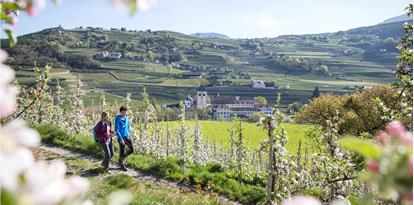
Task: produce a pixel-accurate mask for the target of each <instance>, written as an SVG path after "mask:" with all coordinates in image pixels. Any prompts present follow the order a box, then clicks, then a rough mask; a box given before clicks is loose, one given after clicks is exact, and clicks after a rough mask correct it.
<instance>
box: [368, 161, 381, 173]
mask: <svg viewBox="0 0 414 205" xmlns="http://www.w3.org/2000/svg"><path fill="white" fill-rule="evenodd" d="M367 168H368V171H370V172H371V173H373V174H375V173H378V171H379V164H378V162H377V161H375V160H369V161H368V162H367Z"/></svg>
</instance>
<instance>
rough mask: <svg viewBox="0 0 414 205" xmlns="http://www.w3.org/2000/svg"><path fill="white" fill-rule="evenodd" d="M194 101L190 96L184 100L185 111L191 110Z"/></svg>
mask: <svg viewBox="0 0 414 205" xmlns="http://www.w3.org/2000/svg"><path fill="white" fill-rule="evenodd" d="M194 103H195V100H194V99H193V98H192V97H191V96H187V97H186V98H185V99H184V105H185V108H186V109H189V108H192V107H193V106H194Z"/></svg>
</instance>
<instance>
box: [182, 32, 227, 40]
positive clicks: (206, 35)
mask: <svg viewBox="0 0 414 205" xmlns="http://www.w3.org/2000/svg"><path fill="white" fill-rule="evenodd" d="M190 36H194V37H197V38H217V39H230V37H228V36H226V35H224V34H221V33H193V34H190Z"/></svg>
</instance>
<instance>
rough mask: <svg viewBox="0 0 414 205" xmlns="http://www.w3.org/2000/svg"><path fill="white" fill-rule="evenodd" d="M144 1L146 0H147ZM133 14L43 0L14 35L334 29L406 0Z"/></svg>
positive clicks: (173, 0) (388, 11)
mask: <svg viewBox="0 0 414 205" xmlns="http://www.w3.org/2000/svg"><path fill="white" fill-rule="evenodd" d="M147 1H148V0H147ZM149 2H150V4H149V8H148V9H145V10H139V11H138V12H137V13H135V14H134V15H133V16H131V15H129V12H128V11H129V10H128V8H127V7H125V6H116V5H114V4H113V3H111V1H110V0H61V2H60V3H59V4H58V5H54V4H53V3H51V2H47V3H46V6H45V7H44V8H43V9H41V10H36V15H35V16H28V15H26V14H24V13H23V14H21V15H20V16H19V19H18V22H17V25H16V26H14V28H13V30H14V32H15V33H16V34H17V35H22V34H27V33H32V32H36V31H40V30H42V29H45V28H50V27H56V26H58V25H62V26H63V27H64V28H75V27H79V26H84V27H85V26H93V27H103V28H111V27H114V28H120V27H126V28H127V29H131V30H146V29H151V30H171V31H177V32H181V33H185V34H191V33H196V32H217V33H222V34H226V35H228V36H230V37H232V38H256V37H276V36H278V35H285V34H310V33H324V32H336V31H340V30H347V29H350V28H355V27H360V26H368V25H375V24H378V23H380V22H382V21H384V20H385V19H387V18H390V17H394V16H398V15H401V14H403V13H404V8H405V7H406V6H407V5H408V3H409V2H411V1H410V0H254V1H252V0H152V1H151V0H150V1H149Z"/></svg>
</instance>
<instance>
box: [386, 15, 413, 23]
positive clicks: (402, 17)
mask: <svg viewBox="0 0 414 205" xmlns="http://www.w3.org/2000/svg"><path fill="white" fill-rule="evenodd" d="M412 20H413V18H412V17H409V16H407V15H406V14H402V15H399V16H394V17H391V18H389V19H386V20H385V21H383V22H382V23H381V24H388V23H396V22H404V21H412Z"/></svg>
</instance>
